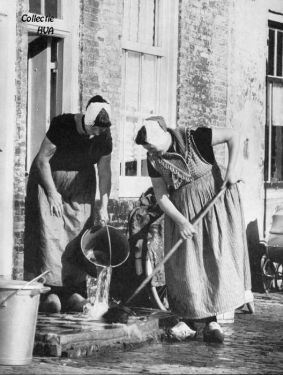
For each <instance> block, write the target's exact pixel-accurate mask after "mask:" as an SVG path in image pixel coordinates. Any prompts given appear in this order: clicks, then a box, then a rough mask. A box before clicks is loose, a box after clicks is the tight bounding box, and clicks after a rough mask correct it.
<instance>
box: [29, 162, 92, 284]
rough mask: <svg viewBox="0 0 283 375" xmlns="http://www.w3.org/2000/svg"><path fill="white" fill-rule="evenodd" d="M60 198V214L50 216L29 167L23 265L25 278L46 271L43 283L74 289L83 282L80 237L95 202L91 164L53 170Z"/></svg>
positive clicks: (44, 197) (37, 181) (48, 208)
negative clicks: (73, 169)
mask: <svg viewBox="0 0 283 375" xmlns="http://www.w3.org/2000/svg"><path fill="white" fill-rule="evenodd" d="M52 176H53V180H54V183H55V186H56V188H57V191H58V192H59V193H60V194H61V196H62V200H63V215H62V217H57V216H52V215H51V213H50V206H49V203H48V200H47V196H46V193H45V190H44V189H43V187H42V186H41V185H40V183H39V178H38V175H37V172H36V170H35V168H32V169H31V173H30V176H29V181H28V186H27V197H26V227H25V248H24V268H25V279H26V280H30V279H31V278H32V277H35V276H37V275H39V274H40V273H41V272H44V271H45V270H47V269H48V270H50V273H48V274H47V276H46V284H48V285H52V286H67V287H71V288H73V287H74V288H76V286H80V285H82V283H84V282H85V276H86V274H85V272H84V270H83V268H82V267H81V266H80V264H79V263H78V259H77V258H78V252H79V251H80V237H81V234H82V233H83V232H84V230H85V229H86V228H87V227H89V226H90V225H91V216H92V209H93V205H94V201H95V191H96V176H95V169H94V166H92V165H90V166H88V167H86V168H84V169H81V170H79V171H53V172H52Z"/></svg>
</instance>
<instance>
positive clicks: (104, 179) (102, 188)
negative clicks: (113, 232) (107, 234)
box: [97, 154, 111, 223]
mask: <svg viewBox="0 0 283 375" xmlns="http://www.w3.org/2000/svg"><path fill="white" fill-rule="evenodd" d="M97 171H98V177H99V193H100V209H99V218H100V221H104V222H105V223H107V222H108V220H109V217H108V211H107V206H108V200H109V195H110V191H111V154H109V155H105V156H102V157H101V158H100V159H99V161H98V163H97Z"/></svg>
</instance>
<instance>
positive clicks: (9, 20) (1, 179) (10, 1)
mask: <svg viewBox="0 0 283 375" xmlns="http://www.w3.org/2000/svg"><path fill="white" fill-rule="evenodd" d="M0 55H1V59H0V118H1V121H0V135H1V136H0V149H1V150H2V151H1V152H0V215H1V216H0V220H1V223H0V276H6V277H11V275H12V264H13V262H12V261H13V243H14V240H13V173H14V172H13V169H14V135H15V129H16V103H15V61H16V0H0Z"/></svg>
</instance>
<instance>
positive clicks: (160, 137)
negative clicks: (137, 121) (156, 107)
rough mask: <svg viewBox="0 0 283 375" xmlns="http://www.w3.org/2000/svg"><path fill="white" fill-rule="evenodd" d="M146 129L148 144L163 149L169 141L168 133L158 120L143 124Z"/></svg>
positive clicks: (147, 121) (146, 121)
mask: <svg viewBox="0 0 283 375" xmlns="http://www.w3.org/2000/svg"><path fill="white" fill-rule="evenodd" d="M143 125H144V127H145V129H146V142H147V143H150V144H151V145H153V146H156V147H161V146H163V145H164V144H165V143H166V141H167V132H166V131H164V129H162V128H161V126H160V125H159V123H158V121H156V120H145V121H144V123H143Z"/></svg>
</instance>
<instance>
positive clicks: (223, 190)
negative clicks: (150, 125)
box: [126, 188, 226, 305]
mask: <svg viewBox="0 0 283 375" xmlns="http://www.w3.org/2000/svg"><path fill="white" fill-rule="evenodd" d="M225 191H226V188H224V189H221V190H220V191H219V192H218V193H217V195H216V196H215V197H214V198H213V199H212V200H211V201H210V202H209V204H208V205H207V206H206V208H205V209H204V210H203V211H201V213H200V214H199V215H198V216H197V217H196V218H195V219H194V220H193V221H192V224H198V223H199V221H200V220H201V219H202V218H203V217H204V216H205V215H206V214H207V213H208V211H209V210H210V209H211V208H212V206H213V205H214V204H215V202H216V201H217V200H218V199H219V198H220V197H221V196H222V195H223V194H224V192H225ZM183 241H184V239H183V238H180V239H179V240H178V241H177V242H176V243H175V245H174V246H173V247H172V249H171V250H170V251H169V252H168V253H167V254H166V255H165V257H164V258H163V259H162V261H161V262H160V263H159V264H158V265H157V266H156V267H155V268H154V269H153V271H152V273H151V274H150V275H148V276H147V277H146V278H145V279H144V281H143V282H142V283H141V285H140V286H139V287H138V288H137V289H136V290H135V291H134V293H133V294H132V295H131V296H130V297H129V298H128V299H127V301H126V305H127V304H128V303H129V302H130V301H131V300H132V299H133V298H134V297H135V296H136V295H137V294H138V293H139V292H140V291H141V290H142V289H143V288H144V287H145V286H146V285H147V283H148V282H149V281H150V280H151V279H152V278H153V276H155V275H156V274H157V272H159V271H160V270H161V268H162V267H163V265H164V264H165V263H166V262H167V260H168V259H169V258H170V257H171V256H172V255H173V254H174V253H175V251H176V250H177V249H178V248H179V247H180V245H181V244H182V243H183Z"/></svg>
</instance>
